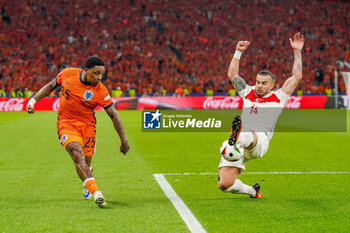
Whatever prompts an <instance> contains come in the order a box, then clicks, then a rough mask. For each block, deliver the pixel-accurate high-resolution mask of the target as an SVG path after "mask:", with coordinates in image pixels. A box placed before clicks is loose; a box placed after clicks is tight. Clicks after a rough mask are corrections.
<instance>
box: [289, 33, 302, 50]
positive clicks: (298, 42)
mask: <svg viewBox="0 0 350 233" xmlns="http://www.w3.org/2000/svg"><path fill="white" fill-rule="evenodd" d="M293 39H294V40H292V38H289V42H290V45H291V46H292V48H293V50H297V51H301V50H302V49H303V46H304V35H301V34H300V32H297V33H295V35H294V38H293Z"/></svg>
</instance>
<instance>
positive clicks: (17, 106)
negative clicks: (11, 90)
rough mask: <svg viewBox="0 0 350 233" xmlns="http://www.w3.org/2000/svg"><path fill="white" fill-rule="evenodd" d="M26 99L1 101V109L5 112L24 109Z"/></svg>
mask: <svg viewBox="0 0 350 233" xmlns="http://www.w3.org/2000/svg"><path fill="white" fill-rule="evenodd" d="M25 100H26V99H17V98H13V99H7V100H3V101H0V111H5V112H19V111H22V110H23V106H24V104H23V103H24V101H25Z"/></svg>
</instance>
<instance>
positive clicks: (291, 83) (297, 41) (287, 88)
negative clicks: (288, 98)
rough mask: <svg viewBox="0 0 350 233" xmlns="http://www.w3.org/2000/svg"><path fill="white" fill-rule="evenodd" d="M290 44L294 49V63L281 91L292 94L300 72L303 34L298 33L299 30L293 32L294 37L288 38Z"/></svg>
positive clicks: (298, 80) (301, 75)
mask: <svg viewBox="0 0 350 233" xmlns="http://www.w3.org/2000/svg"><path fill="white" fill-rule="evenodd" d="M289 41H290V45H291V46H292V48H293V51H294V63H293V69H292V77H290V78H288V79H287V80H286V81H285V82H284V84H283V86H282V91H283V92H284V93H286V94H288V95H291V94H293V92H294V90H295V88H296V87H297V86H298V84H299V82H300V81H301V79H302V77H303V74H302V67H303V66H302V59H301V50H302V49H303V46H304V36H303V35H301V34H300V32H298V33H295V35H294V38H293V39H291V38H289Z"/></svg>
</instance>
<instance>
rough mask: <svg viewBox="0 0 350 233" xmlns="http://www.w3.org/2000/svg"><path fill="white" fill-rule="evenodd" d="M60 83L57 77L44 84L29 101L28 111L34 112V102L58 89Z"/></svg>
mask: <svg viewBox="0 0 350 233" xmlns="http://www.w3.org/2000/svg"><path fill="white" fill-rule="evenodd" d="M58 86H59V85H58V84H57V81H56V78H55V79H53V80H51V82H49V83H48V84H46V85H45V86H43V87H42V88H41V89H40V90H39V91H38V92H37V93H36V94H35V95H34V96H33V97H32V98H31V99H30V100H29V101H28V104H27V107H26V109H27V112H28V113H34V112H35V110H34V104H35V103H36V102H38V101H39V100H41V99H42V98H45V97H46V96H49V95H50V94H51V92H52V91H53V90H55V89H56V87H58Z"/></svg>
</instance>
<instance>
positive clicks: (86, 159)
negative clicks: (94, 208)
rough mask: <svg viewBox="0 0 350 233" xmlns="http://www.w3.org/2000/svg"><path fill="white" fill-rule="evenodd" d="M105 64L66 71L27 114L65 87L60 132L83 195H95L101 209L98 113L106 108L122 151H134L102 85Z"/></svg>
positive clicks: (96, 61) (94, 60) (91, 61)
mask: <svg viewBox="0 0 350 233" xmlns="http://www.w3.org/2000/svg"><path fill="white" fill-rule="evenodd" d="M104 65H105V64H104V62H103V61H102V60H101V59H100V58H99V57H97V56H92V57H88V58H87V59H86V60H85V64H84V69H79V68H66V69H63V70H62V71H61V72H60V73H59V74H58V75H57V77H56V78H55V79H53V80H52V81H51V82H49V83H48V84H46V85H45V86H44V87H42V88H41V89H40V90H39V91H38V92H37V93H36V94H35V95H34V96H33V98H31V99H30V100H29V102H28V105H27V112H28V113H34V111H35V110H34V104H35V103H36V102H37V101H39V100H41V99H42V98H44V97H46V96H48V95H50V93H51V92H52V91H53V90H54V89H55V88H57V87H58V86H61V87H62V91H61V97H60V109H59V112H58V121H57V130H58V134H59V139H60V141H61V143H62V145H63V146H64V147H65V148H66V150H67V151H68V153H69V154H70V156H71V157H72V159H73V161H74V163H75V167H76V170H77V173H78V175H79V177H80V179H81V180H82V181H83V195H84V198H85V199H90V198H91V196H92V195H93V197H94V200H95V203H96V204H97V205H98V206H99V207H105V206H106V201H105V198H104V197H103V195H102V193H101V191H99V189H98V188H97V185H96V181H95V178H94V176H93V174H92V169H91V167H90V164H91V159H92V156H93V155H94V153H95V146H96V145H95V144H96V133H95V124H96V118H95V113H94V109H95V107H96V106H97V105H100V106H102V107H103V108H104V109H105V111H106V112H107V114H108V115H109V117H110V118H111V120H112V122H113V125H114V128H115V130H116V131H117V133H118V135H119V137H120V140H121V145H120V151H121V152H122V153H123V154H126V153H127V152H128V150H129V149H130V146H129V144H128V140H127V138H126V135H125V131H124V127H123V124H122V122H121V120H120V118H119V115H118V113H117V111H116V109H115V107H114V106H113V102H112V100H111V97H110V95H109V93H108V90H107V88H106V87H105V86H103V84H102V83H101V79H102V76H103V74H104V73H105V67H104Z"/></svg>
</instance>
